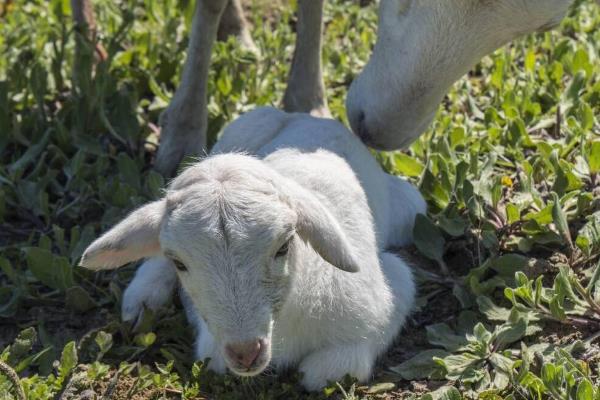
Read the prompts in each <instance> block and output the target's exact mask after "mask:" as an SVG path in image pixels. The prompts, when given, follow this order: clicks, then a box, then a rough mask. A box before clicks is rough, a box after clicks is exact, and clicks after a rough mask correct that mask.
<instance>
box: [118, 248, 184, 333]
mask: <svg viewBox="0 0 600 400" xmlns="http://www.w3.org/2000/svg"><path fill="white" fill-rule="evenodd" d="M175 286H177V272H176V271H175V266H174V265H173V263H172V261H170V260H169V259H168V258H165V257H152V258H149V259H147V260H146V261H144V263H143V264H142V265H141V266H140V267H139V268H138V270H137V271H136V273H135V277H134V278H133V280H132V281H131V283H129V286H127V289H125V293H123V304H122V305H121V318H122V319H123V321H137V320H138V319H139V317H140V316H141V314H142V311H143V310H144V307H146V308H149V309H151V310H156V309H158V308H160V307H162V306H164V305H166V304H168V303H169V302H170V301H171V299H172V298H173V291H174V290H175Z"/></svg>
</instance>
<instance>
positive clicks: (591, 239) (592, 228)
mask: <svg viewBox="0 0 600 400" xmlns="http://www.w3.org/2000/svg"><path fill="white" fill-rule="evenodd" d="M575 243H576V244H577V247H579V248H580V249H581V250H582V251H583V252H584V253H585V254H586V255H588V256H591V255H592V254H596V253H598V252H600V211H596V212H595V213H594V214H592V215H590V216H589V217H588V221H587V222H586V224H585V225H584V226H583V227H582V228H581V229H580V230H579V233H578V234H577V239H575Z"/></svg>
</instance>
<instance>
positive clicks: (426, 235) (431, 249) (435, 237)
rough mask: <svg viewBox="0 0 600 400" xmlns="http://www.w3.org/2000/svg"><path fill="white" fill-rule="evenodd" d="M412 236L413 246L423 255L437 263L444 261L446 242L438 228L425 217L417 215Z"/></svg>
mask: <svg viewBox="0 0 600 400" xmlns="http://www.w3.org/2000/svg"><path fill="white" fill-rule="evenodd" d="M413 236H414V242H415V245H416V246H417V248H418V249H419V251H420V252H421V253H422V254H423V255H425V256H426V257H428V258H430V259H432V260H435V261H438V262H443V261H444V258H443V257H444V245H445V243H446V241H445V240H444V236H442V233H441V232H440V230H439V228H438V227H437V226H435V224H434V223H433V222H432V221H431V220H430V219H429V218H428V217H427V216H425V215H423V214H418V215H417V217H416V219H415V227H414V230H413Z"/></svg>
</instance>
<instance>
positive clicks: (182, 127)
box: [154, 0, 227, 176]
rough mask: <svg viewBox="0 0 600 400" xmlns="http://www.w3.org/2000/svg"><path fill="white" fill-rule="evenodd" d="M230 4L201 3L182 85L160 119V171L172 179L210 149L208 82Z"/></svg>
mask: <svg viewBox="0 0 600 400" xmlns="http://www.w3.org/2000/svg"><path fill="white" fill-rule="evenodd" d="M226 5H227V0H198V3H197V4H196V11H195V14H194V19H193V22H192V31H191V34H190V43H189V46H188V54H187V59H186V61H185V65H184V67H183V76H182V78H181V84H180V85H179V87H178V88H177V91H176V92H175V95H174V96H173V99H172V100H171V103H170V104H169V107H167V109H166V110H165V111H164V112H163V114H162V115H161V118H160V126H161V133H160V146H159V149H158V154H157V155H156V161H155V163H154V165H155V167H156V169H157V170H158V171H159V172H161V173H162V174H163V175H165V176H171V175H173V173H174V172H175V171H176V168H177V165H178V164H179V162H180V161H181V160H182V159H183V157H185V156H187V155H194V156H198V155H201V154H202V153H203V151H204V149H205V147H206V126H207V110H206V102H207V99H206V98H207V81H208V68H209V66H210V54H211V50H212V45H213V43H214V41H215V39H216V37H217V30H218V27H219V20H220V19H221V15H222V14H223V10H224V9H225V6H226Z"/></svg>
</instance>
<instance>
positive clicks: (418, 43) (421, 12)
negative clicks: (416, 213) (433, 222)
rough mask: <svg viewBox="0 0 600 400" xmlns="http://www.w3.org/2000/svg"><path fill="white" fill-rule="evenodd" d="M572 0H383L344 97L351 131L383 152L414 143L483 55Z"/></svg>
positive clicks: (555, 18)
mask: <svg viewBox="0 0 600 400" xmlns="http://www.w3.org/2000/svg"><path fill="white" fill-rule="evenodd" d="M571 2H572V0H452V1H448V0H418V1H417V0H381V2H380V6H379V26H378V31H377V42H376V43H375V48H374V49H373V53H372V54H371V58H370V59H369V62H368V63H367V65H366V67H365V69H364V70H363V71H362V72H361V74H360V75H359V76H358V77H357V78H356V79H355V80H354V82H352V85H351V87H350V90H349V92H348V96H347V99H346V109H347V114H348V120H349V121H350V124H351V126H352V130H353V131H354V133H355V134H357V135H358V136H359V137H360V138H361V140H362V141H363V142H364V143H366V144H367V145H369V146H371V147H374V148H376V149H380V150H393V149H399V148H402V147H406V146H408V145H409V144H410V143H411V142H412V141H413V140H415V139H416V138H417V137H418V136H419V135H421V134H422V133H423V132H424V131H425V130H426V129H427V127H428V125H429V124H430V123H431V121H432V120H433V117H434V115H435V113H436V111H437V109H438V107H439V104H440V102H441V100H442V98H443V96H444V95H445V94H446V93H447V91H448V89H449V88H450V86H451V85H452V84H453V83H454V82H455V81H456V80H457V79H459V78H460V77H461V76H462V75H464V74H465V73H467V71H468V69H469V68H471V67H472V66H473V65H474V64H475V63H476V62H478V61H479V60H480V59H481V58H482V57H483V56H484V55H486V54H488V53H490V52H492V51H493V50H495V49H496V48H498V47H500V46H502V45H503V44H505V43H507V42H509V41H511V40H513V39H515V38H517V37H519V36H521V35H524V34H526V33H530V32H534V31H536V30H546V29H549V28H551V27H553V26H555V25H556V24H558V23H559V22H560V20H561V19H562V17H563V16H564V15H565V13H566V11H567V8H568V6H569V4H570V3H571Z"/></svg>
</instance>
